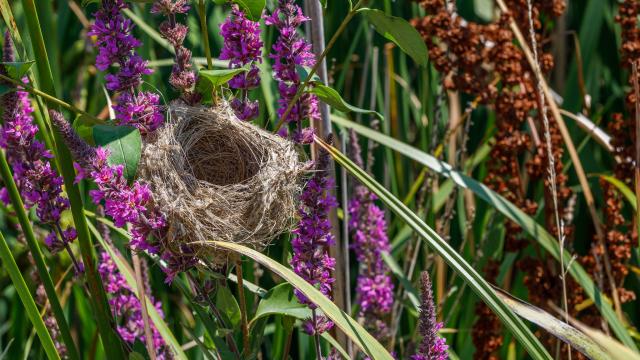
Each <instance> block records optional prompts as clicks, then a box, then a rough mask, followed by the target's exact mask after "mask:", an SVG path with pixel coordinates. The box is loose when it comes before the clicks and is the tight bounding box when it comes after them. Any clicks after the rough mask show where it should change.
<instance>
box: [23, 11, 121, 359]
mask: <svg viewBox="0 0 640 360" xmlns="http://www.w3.org/2000/svg"><path fill="white" fill-rule="evenodd" d="M22 4H23V8H24V12H25V18H26V20H27V26H28V29H29V36H30V37H31V46H32V47H33V53H34V54H35V58H36V65H37V67H38V75H39V84H40V86H41V88H42V90H43V91H44V92H45V93H47V94H51V95H52V96H56V90H55V86H54V83H53V75H52V73H51V66H50V65H49V58H48V57H47V49H46V47H45V44H44V39H43V37H42V31H41V28H40V22H39V20H38V12H37V10H36V7H35V3H34V0H22ZM58 105H59V104H58ZM53 135H54V141H55V143H56V150H57V151H56V153H57V154H56V155H57V156H58V159H59V161H60V170H61V171H60V172H61V174H62V177H63V179H64V185H65V189H66V192H67V196H68V198H69V203H70V205H71V214H72V215H73V221H74V224H75V228H76V231H77V233H78V242H79V245H80V252H81V253H82V258H83V261H84V264H85V269H86V275H87V283H88V285H89V290H90V291H91V299H90V300H91V305H92V308H93V312H94V314H95V316H96V322H97V325H98V330H99V332H100V335H101V338H102V342H103V347H104V350H105V352H106V354H107V357H109V358H112V359H123V358H125V357H126V356H125V352H124V348H123V347H122V342H121V341H120V340H119V338H118V335H117V334H116V333H115V330H114V327H113V324H114V321H113V317H112V315H111V311H110V310H109V304H108V302H107V296H106V294H105V292H104V288H103V287H102V281H101V280H100V276H99V274H98V271H97V269H96V266H95V258H94V254H93V246H92V244H91V235H90V234H89V228H88V226H87V219H86V218H85V216H84V210H83V205H82V198H81V197H80V191H79V190H78V187H77V185H76V184H75V183H74V179H75V170H74V168H73V161H72V159H71V153H70V152H69V149H68V148H67V147H66V145H65V144H64V141H63V140H62V138H61V136H60V134H59V133H58V131H54V132H53Z"/></svg>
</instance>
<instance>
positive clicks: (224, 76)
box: [196, 68, 247, 103]
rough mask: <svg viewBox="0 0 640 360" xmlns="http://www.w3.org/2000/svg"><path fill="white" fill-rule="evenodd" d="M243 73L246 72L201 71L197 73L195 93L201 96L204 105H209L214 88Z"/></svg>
mask: <svg viewBox="0 0 640 360" xmlns="http://www.w3.org/2000/svg"><path fill="white" fill-rule="evenodd" d="M244 71H247V69H245V68H238V69H216V70H201V71H200V72H199V73H198V82H197V83H196V91H198V93H200V94H201V95H202V97H203V101H204V102H205V103H209V102H211V94H212V93H213V92H214V91H215V90H216V88H218V87H220V86H222V85H224V84H226V83H228V82H229V80H231V79H233V77H234V76H236V75H238V74H240V73H241V72H244Z"/></svg>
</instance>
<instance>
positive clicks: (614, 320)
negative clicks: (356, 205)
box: [331, 115, 637, 350]
mask: <svg viewBox="0 0 640 360" xmlns="http://www.w3.org/2000/svg"><path fill="white" fill-rule="evenodd" d="M331 121H333V122H334V123H336V124H338V125H341V126H344V127H347V128H351V129H353V130H355V131H356V132H357V133H358V134H360V135H362V136H364V137H367V138H370V139H372V140H374V141H376V142H378V143H379V144H382V145H384V146H387V147H389V148H391V149H393V150H395V151H397V152H399V153H401V154H402V155H404V156H406V157H408V158H410V159H413V160H414V161H416V162H418V163H420V164H422V165H424V166H426V167H428V168H429V169H431V170H432V171H435V172H436V173H438V174H440V175H442V176H444V177H447V178H449V179H451V180H452V181H453V182H454V183H455V185H456V186H459V187H461V188H464V189H469V190H471V191H472V192H473V193H474V194H476V195H477V196H478V197H479V198H481V199H483V200H484V201H486V202H487V203H488V204H490V205H491V206H493V207H494V208H495V209H496V210H497V211H499V212H500V213H502V215H504V216H506V217H507V218H509V219H510V220H511V221H513V222H515V223H517V224H518V225H520V227H522V229H523V230H524V231H525V232H526V233H528V234H529V235H530V236H531V238H532V239H534V240H536V241H537V242H538V243H539V244H540V245H541V246H542V247H543V248H544V249H545V250H546V251H547V252H549V253H550V254H551V255H552V256H553V257H554V258H555V259H556V260H558V259H560V248H559V246H558V241H557V240H556V239H555V238H554V237H553V236H551V234H549V233H548V232H547V230H546V229H545V228H544V227H543V226H541V225H539V224H538V223H536V221H535V220H534V219H533V218H531V217H530V216H529V215H527V214H525V213H524V212H523V211H522V210H520V209H519V208H518V207H517V206H515V205H513V204H512V203H511V202H509V201H508V200H507V199H505V198H503V197H502V196H500V195H499V194H497V193H496V192H494V191H493V190H491V189H489V188H488V187H487V186H486V185H484V184H482V183H480V182H478V181H476V180H474V179H472V178H471V177H469V176H467V175H464V174H462V173H460V172H458V171H455V170H454V169H453V168H452V167H451V165H449V164H447V163H445V162H443V161H441V160H438V159H436V158H435V157H433V156H431V155H429V154H427V153H425V152H423V151H421V150H420V149H417V148H415V147H413V146H411V145H407V144H405V143H403V142H401V141H398V140H396V139H394V138H392V137H389V136H386V135H384V134H381V133H379V132H377V131H375V130H372V129H369V128H367V127H366V126H362V125H359V124H356V123H354V122H352V121H349V120H347V119H344V118H341V117H338V116H334V115H332V116H331ZM564 262H565V264H569V263H571V267H569V269H568V271H569V274H571V276H572V277H573V278H574V279H575V280H576V282H577V283H578V284H580V286H581V287H582V288H583V289H584V292H585V293H586V294H587V296H589V298H591V299H592V300H593V302H594V304H595V305H596V306H597V307H598V309H599V310H600V313H601V314H602V316H603V317H604V318H605V319H606V320H607V322H608V323H609V325H610V326H611V329H612V330H613V332H614V333H615V334H616V335H617V336H618V338H619V339H620V340H621V341H622V343H623V344H625V345H626V346H627V347H629V348H631V349H633V350H637V346H636V344H635V342H634V341H633V339H632V338H631V336H630V335H629V332H627V329H626V327H625V326H624V324H623V323H622V322H621V321H620V320H619V319H618V317H617V315H616V314H615V312H614V311H613V308H612V307H611V305H610V304H609V303H607V302H606V301H605V300H604V299H605V297H604V295H603V294H602V293H601V292H600V291H599V290H598V288H597V286H596V285H595V284H594V282H593V280H592V279H591V277H590V276H589V274H587V272H586V271H585V270H584V268H582V266H580V264H578V263H577V262H572V261H571V255H570V254H568V252H566V251H565V252H564Z"/></svg>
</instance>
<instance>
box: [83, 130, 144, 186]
mask: <svg viewBox="0 0 640 360" xmlns="http://www.w3.org/2000/svg"><path fill="white" fill-rule="evenodd" d="M93 140H94V141H95V143H96V145H98V146H106V147H107V148H108V149H109V152H110V154H109V163H110V164H111V165H116V164H122V165H124V177H125V178H126V179H127V181H129V182H131V181H133V179H134V178H135V176H136V171H137V169H138V163H139V162H140V152H141V151H142V138H141V137H140V131H139V130H138V129H136V128H134V127H132V126H113V125H96V126H94V127H93Z"/></svg>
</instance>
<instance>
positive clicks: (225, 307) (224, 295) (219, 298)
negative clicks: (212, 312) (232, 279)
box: [216, 286, 240, 329]
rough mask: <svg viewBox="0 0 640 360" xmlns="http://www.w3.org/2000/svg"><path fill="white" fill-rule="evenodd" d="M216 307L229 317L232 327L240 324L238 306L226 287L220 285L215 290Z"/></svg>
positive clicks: (234, 327)
mask: <svg viewBox="0 0 640 360" xmlns="http://www.w3.org/2000/svg"><path fill="white" fill-rule="evenodd" d="M216 307H217V308H218V309H219V310H220V312H221V313H222V314H224V315H225V316H226V317H227V319H229V321H230V322H231V323H230V324H229V325H231V327H232V328H233V329H236V328H237V327H238V326H239V325H240V306H238V302H237V301H236V298H235V297H234V296H233V294H232V293H231V290H229V288H228V287H226V286H221V287H219V288H218V291H216Z"/></svg>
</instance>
